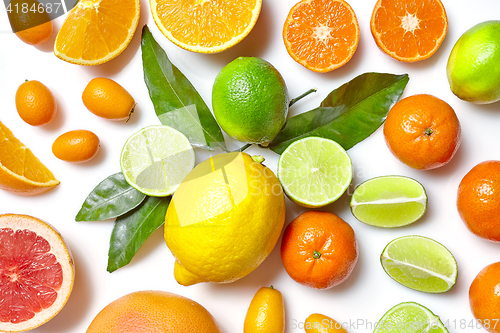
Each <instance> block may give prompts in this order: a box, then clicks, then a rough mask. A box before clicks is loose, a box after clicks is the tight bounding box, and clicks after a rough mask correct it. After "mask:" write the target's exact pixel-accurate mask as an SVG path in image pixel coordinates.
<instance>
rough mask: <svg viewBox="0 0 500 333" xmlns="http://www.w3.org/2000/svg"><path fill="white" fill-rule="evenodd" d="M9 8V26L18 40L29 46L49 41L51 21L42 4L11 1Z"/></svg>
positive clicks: (29, 0) (27, 0)
mask: <svg viewBox="0 0 500 333" xmlns="http://www.w3.org/2000/svg"><path fill="white" fill-rule="evenodd" d="M5 4H6V5H7V2H6V3H5ZM9 6H10V11H7V14H8V17H9V21H10V25H11V27H12V30H13V31H14V32H15V33H16V36H17V37H19V39H21V40H22V41H23V42H25V43H26V44H29V45H40V44H43V43H45V42H47V41H48V40H49V39H50V37H51V36H52V29H53V27H52V21H51V18H50V16H49V15H48V14H47V12H46V9H45V6H44V5H43V4H41V3H40V2H38V1H37V0H11V1H9ZM23 6H24V7H23ZM23 8H27V9H28V10H23Z"/></svg>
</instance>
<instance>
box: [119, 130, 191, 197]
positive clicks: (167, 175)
mask: <svg viewBox="0 0 500 333" xmlns="http://www.w3.org/2000/svg"><path fill="white" fill-rule="evenodd" d="M120 166H121V168H122V172H123V175H124V176H125V179H126V180H127V182H128V183H129V184H130V185H131V186H132V187H134V188H135V189H137V190H138V191H140V192H142V193H144V194H146V195H150V196H155V197H165V196H168V195H170V194H172V193H174V191H175V190H176V189H177V187H178V186H179V184H180V183H181V182H182V180H183V179H184V177H186V175H187V174H188V173H189V172H190V171H191V170H192V169H193V167H194V151H193V147H191V144H190V143H189V140H188V139H187V138H186V137H185V136H184V134H182V133H181V132H179V131H177V130H175V129H173V128H171V127H168V126H163V125H159V126H149V127H145V128H143V129H142V130H140V131H139V132H137V133H135V134H133V135H132V136H131V137H130V138H128V140H127V142H126V143H125V146H123V150H122V154H121V156H120Z"/></svg>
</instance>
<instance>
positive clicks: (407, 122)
mask: <svg viewBox="0 0 500 333" xmlns="http://www.w3.org/2000/svg"><path fill="white" fill-rule="evenodd" d="M384 136H385V140H386V142H387V146H388V147H389V149H390V151H391V152H392V153H393V154H394V156H396V157H397V158H398V159H399V160H400V161H401V162H403V163H404V164H406V165H408V166H410V167H412V168H414V169H420V170H429V169H435V168H438V167H441V166H443V165H445V164H446V163H448V162H449V161H450V160H451V158H452V157H453V156H454V155H455V153H456V152H457V150H458V147H459V146H460V140H461V128H460V122H459V120H458V118H457V115H456V114H455V111H454V110H453V108H452V107H451V106H450V105H449V104H448V103H446V102H445V101H443V100H441V99H439V98H437V97H434V96H432V95H426V94H421V95H413V96H410V97H406V98H404V99H402V100H400V101H399V102H397V103H396V104H395V105H394V106H393V107H392V108H391V110H390V111H389V114H388V115H387V119H386V121H385V124H384Z"/></svg>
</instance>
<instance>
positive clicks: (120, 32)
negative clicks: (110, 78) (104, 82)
mask: <svg viewBox="0 0 500 333" xmlns="http://www.w3.org/2000/svg"><path fill="white" fill-rule="evenodd" d="M139 16H140V3H139V0H82V1H80V2H78V4H77V5H76V6H75V7H74V8H73V9H72V10H71V11H70V12H69V13H68V17H66V20H65V21H64V24H63V26H62V27H61V30H60V31H59V33H58V34H57V38H56V42H55V45H54V53H55V55H56V56H57V57H59V58H60V59H62V60H65V61H68V62H71V63H74V64H78V65H86V66H90V65H98V64H102V63H104V62H107V61H109V60H111V59H113V58H114V57H116V56H118V55H119V54H120V53H121V52H122V51H123V50H125V48H126V47H127V46H128V44H129V43H130V41H131V40H132V37H133V36H134V33H135V30H136V28H137V24H138V23H139Z"/></svg>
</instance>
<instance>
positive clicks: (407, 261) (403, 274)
mask: <svg viewBox="0 0 500 333" xmlns="http://www.w3.org/2000/svg"><path fill="white" fill-rule="evenodd" d="M380 262H381V264H382V267H383V268H384V271H385V272H386V273H387V275H389V276H390V277H391V278H392V279H393V280H394V281H396V282H398V283H400V284H401V285H403V286H405V287H408V288H410V289H413V290H417V291H421V292H424V293H431V294H439V293H444V292H447V291H449V290H450V289H451V288H453V286H454V285H455V283H456V281H457V275H458V266H457V262H456V260H455V257H454V256H453V254H452V253H451V252H450V251H449V250H448V249H447V248H446V247H445V246H443V245H442V244H441V243H439V242H436V241H435V240H433V239H430V238H427V237H422V236H404V237H400V238H396V239H395V240H393V241H391V242H390V243H389V244H387V246H386V247H385V249H384V251H383V252H382V254H381V256H380Z"/></svg>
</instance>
